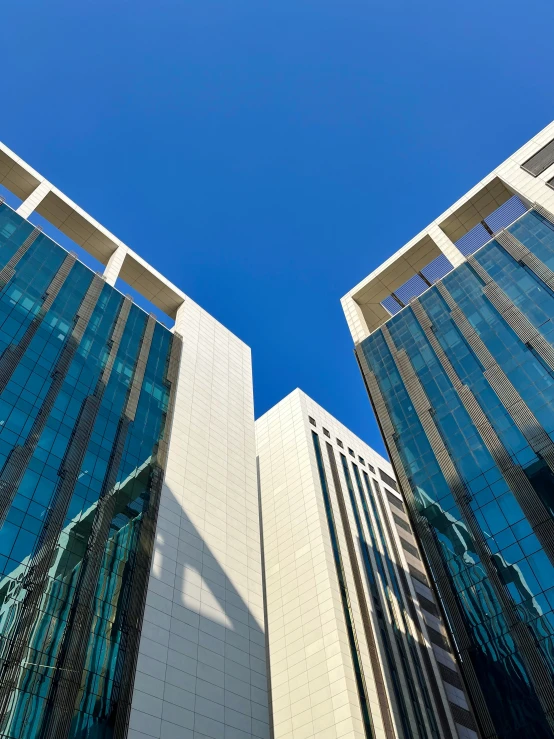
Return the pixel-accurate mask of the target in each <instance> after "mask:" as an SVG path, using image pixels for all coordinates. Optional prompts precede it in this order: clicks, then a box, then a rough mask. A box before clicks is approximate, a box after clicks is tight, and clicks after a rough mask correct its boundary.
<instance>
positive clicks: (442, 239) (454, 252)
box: [428, 223, 466, 267]
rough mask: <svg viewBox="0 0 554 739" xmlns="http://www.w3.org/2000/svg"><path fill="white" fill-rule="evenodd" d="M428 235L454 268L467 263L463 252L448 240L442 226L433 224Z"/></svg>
mask: <svg viewBox="0 0 554 739" xmlns="http://www.w3.org/2000/svg"><path fill="white" fill-rule="evenodd" d="M428 233H429V236H430V237H431V238H432V239H433V241H434V242H435V244H436V245H437V246H438V247H439V249H440V250H441V251H442V253H443V254H444V256H445V257H446V258H447V259H448V260H449V262H450V263H451V264H452V266H453V267H459V266H460V264H463V263H464V262H465V260H466V258H465V257H464V255H463V254H462V252H461V251H460V250H459V249H458V247H457V246H456V244H455V243H454V242H453V241H451V240H450V239H449V238H448V236H447V235H446V234H445V233H444V231H443V230H442V228H440V226H438V225H437V224H436V223H432V224H431V225H430V226H429V229H428Z"/></svg>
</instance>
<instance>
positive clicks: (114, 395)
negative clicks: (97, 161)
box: [0, 145, 269, 739]
mask: <svg viewBox="0 0 554 739" xmlns="http://www.w3.org/2000/svg"><path fill="white" fill-rule="evenodd" d="M0 184H2V185H3V186H4V187H5V188H8V189H9V190H10V191H11V192H12V193H13V194H14V195H15V196H16V197H17V198H19V199H20V200H21V204H20V205H19V207H18V208H17V209H16V210H13V209H12V208H10V207H8V206H7V205H6V204H5V203H4V204H2V205H0V524H1V528H0V566H1V573H0V736H1V737H4V738H6V739H7V738H8V737H9V738H11V739H69V738H70V737H71V739H78V738H79V739H80V738H82V739H84V738H85V737H86V738H87V739H123V737H126V736H129V738H130V739H150V738H152V739H206V738H207V737H211V738H213V739H255V738H259V739H268V737H269V720H268V708H267V676H266V648H265V635H264V612H263V595H262V569H261V551H260V537H259V510H258V493H257V483H256V464H255V438H254V416H253V401H252V377H251V360H250V350H249V348H248V347H247V346H245V345H244V344H243V343H242V342H241V341H240V340H239V339H237V338H236V337H235V336H233V335H232V334H231V333H230V332H229V331H228V330H227V329H225V328H224V327H223V326H221V325H220V324H219V323H218V322H217V321H215V320H214V319H213V318H212V317H210V316H209V315H208V314H207V313H206V312H205V311H203V310H202V309H201V308H199V307H198V306H197V305H196V304H195V303H194V302H193V301H192V300H190V299H189V298H188V297H186V296H185V294H184V293H182V292H181V290H179V288H177V287H175V286H174V285H172V284H171V282H169V280H167V279H166V278H165V277H163V276H162V275H161V274H159V273H158V272H156V270H154V269H153V268H152V267H150V266H149V265H148V264H146V263H145V262H144V260H142V259H141V258H140V257H139V256H138V255H137V254H136V253H135V252H133V251H132V250H131V249H130V248H128V247H127V246H126V245H125V244H124V243H123V242H121V241H120V240H119V239H117V238H116V237H115V236H113V235H112V234H111V233H110V232H109V231H108V230H107V229H105V228H104V227H103V226H101V225H100V224H99V223H97V222H96V221H94V220H93V219H92V218H91V217H90V216H89V215H87V214H86V213H85V212H84V211H83V210H81V209H80V208H79V207H78V206H76V205H75V204H74V203H73V202H72V201H71V200H69V198H67V197H66V196H65V195H64V194H63V193H61V192H60V191H59V190H58V189H56V188H55V187H54V186H52V185H51V184H50V183H49V182H48V181H47V180H45V179H44V178H43V177H42V176H41V175H39V174H38V173H37V172H35V171H34V170H33V169H32V168H31V167H29V166H28V165H27V164H25V163H24V162H23V161H22V160H21V159H20V158H18V157H17V156H16V155H15V154H14V153H13V152H11V151H10V150H9V149H7V148H6V147H5V146H3V145H0ZM35 213H36V214H38V215H39V216H41V217H42V218H43V219H46V221H48V222H49V223H50V224H52V225H53V226H55V227H56V228H57V229H59V231H61V232H62V233H63V234H65V235H66V236H68V237H70V238H71V239H72V240H73V241H74V242H76V243H77V244H78V245H80V246H81V247H83V248H84V249H85V250H86V251H87V252H88V253H89V254H91V255H92V256H93V257H95V258H96V259H97V260H99V262H101V263H102V264H104V265H105V270H104V273H103V274H100V273H94V272H93V271H92V270H91V269H89V268H88V267H86V266H85V265H84V264H82V263H81V262H80V261H79V260H78V259H77V258H76V257H75V255H74V254H71V253H68V252H67V251H65V250H64V249H62V248H61V247H60V246H59V245H58V244H56V243H55V242H54V241H53V240H52V239H51V238H49V237H48V236H46V235H45V234H44V233H42V232H41V230H40V229H39V228H36V227H35V226H34V225H33V223H31V222H30V221H29V220H27V219H28V218H29V217H31V218H32V219H33V218H34V215H33V214H35ZM45 228H46V227H45ZM118 278H121V279H122V280H123V281H125V282H126V283H127V284H129V285H131V286H132V287H133V288H134V289H135V290H136V291H138V292H139V293H141V294H142V295H143V296H144V297H145V298H147V299H148V300H149V301H151V303H153V304H154V305H155V306H156V307H157V308H159V309H160V310H162V311H163V312H165V314H167V316H168V322H169V323H171V319H173V320H174V327H173V328H172V329H169V328H167V327H166V326H165V325H163V324H162V323H160V322H158V321H157V320H156V319H155V317H154V316H153V315H148V314H147V313H145V312H144V311H143V310H141V309H140V308H139V307H138V306H137V305H136V304H134V303H133V301H132V300H131V299H130V298H129V297H125V296H124V295H123V294H122V293H121V292H119V290H118V289H116V287H117V286H116V285H115V283H116V281H117V279H118Z"/></svg>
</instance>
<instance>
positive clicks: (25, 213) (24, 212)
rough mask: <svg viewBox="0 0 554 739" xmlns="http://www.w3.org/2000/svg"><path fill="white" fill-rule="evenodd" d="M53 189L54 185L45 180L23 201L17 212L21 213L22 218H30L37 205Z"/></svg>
mask: <svg viewBox="0 0 554 739" xmlns="http://www.w3.org/2000/svg"><path fill="white" fill-rule="evenodd" d="M51 189H52V185H51V184H50V183H49V182H48V180H43V181H42V182H41V183H40V185H38V187H36V188H35V189H34V190H33V192H32V193H31V194H30V195H29V197H28V198H27V199H26V200H24V201H23V202H22V203H21V205H20V206H19V208H18V209H17V211H16V213H19V215H20V216H21V217H22V218H29V216H30V215H31V213H32V212H33V211H34V210H36V208H37V205H38V204H39V203H41V202H42V201H43V200H44V198H45V197H46V196H47V195H48V193H49V192H50V190H51Z"/></svg>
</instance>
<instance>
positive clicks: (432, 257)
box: [342, 123, 554, 739]
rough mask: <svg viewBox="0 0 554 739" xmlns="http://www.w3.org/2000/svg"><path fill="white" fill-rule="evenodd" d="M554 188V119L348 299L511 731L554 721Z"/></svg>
mask: <svg viewBox="0 0 554 739" xmlns="http://www.w3.org/2000/svg"><path fill="white" fill-rule="evenodd" d="M553 188H554V123H551V124H550V125H549V126H547V127H546V128H545V129H544V130H543V131H542V132H541V133H539V134H538V135H537V136H535V137H534V138H533V139H532V140H531V141H529V142H528V143H527V144H525V146H523V147H522V148H521V149H520V150H519V151H517V152H516V153H515V154H513V155H512V156H511V157H510V158H509V159H508V160H507V161H505V162H504V163H503V164H501V165H500V166H499V167H498V168H497V169H496V170H495V171H494V172H492V173H491V174H490V175H488V176H487V177H486V178H485V179H483V180H482V181H481V182H480V183H479V184H478V185H476V187H474V188H473V189H472V190H471V191H470V192H469V193H467V195H465V196H464V197H463V198H461V199H460V200H459V201H458V202H457V203H455V204H454V205H453V206H452V207H451V208H449V209H448V210H447V211H446V212H445V213H443V214H442V215H441V216H440V217H439V218H437V219H436V220H435V221H434V222H433V223H432V224H431V225H430V226H429V227H428V228H426V229H424V231H422V232H421V233H420V234H418V235H417V236H416V237H415V238H414V239H412V240H411V241H410V242H409V243H408V244H406V245H405V246H404V247H403V248H402V249H400V250H399V251H398V252H397V253H396V254H395V255H393V256H392V257H391V258H390V259H388V260H387V261H386V262H385V263H384V264H383V265H382V266H381V267H379V268H378V269H377V270H375V271H374V272H373V273H372V274H371V275H369V276H368V277H367V278H366V279H365V280H363V281H362V282H361V283H360V284H359V285H357V286H356V287H355V288H354V289H353V290H352V291H351V292H350V293H348V295H346V296H345V297H344V298H343V301H342V303H343V307H344V312H345V315H346V318H347V321H348V324H349V327H350V330H351V333H352V336H353V339H354V341H355V343H356V354H357V357H358V361H359V364H360V368H361V371H362V374H363V376H364V379H365V382H366V385H367V389H368V393H369V396H370V398H371V402H372V405H373V408H374V411H375V413H376V415H377V418H378V420H379V423H380V426H381V431H382V433H383V436H384V439H385V442H386V445H387V447H388V451H389V454H390V456H391V459H392V462H393V465H394V468H395V472H396V476H397V478H398V480H399V482H400V487H401V489H402V493H403V495H404V498H405V501H406V503H407V505H408V508H409V512H410V519H411V522H412V524H413V525H414V528H415V530H416V533H417V535H418V538H419V540H420V542H421V545H422V548H423V551H424V553H425V557H426V560H427V563H428V566H429V569H430V571H431V573H432V577H433V580H434V582H435V585H436V587H437V588H438V591H439V593H440V596H441V600H442V603H443V604H444V607H445V609H446V613H447V615H448V623H449V625H450V626H451V628H452V635H453V640H454V643H455V645H456V648H457V650H458V651H459V653H460V665H461V668H462V673H463V675H464V678H465V682H466V685H467V687H468V690H469V694H470V696H471V699H472V703H473V707H474V709H475V716H476V718H477V720H478V723H479V727H480V731H481V734H482V736H483V737H498V738H499V739H516V738H519V737H533V738H534V739H543V738H546V737H552V736H554V682H553V678H554V613H553V606H554V568H553V564H554V543H553V542H554V520H553V512H554V484H553V483H554V475H553V472H554V445H553V438H554V437H553V434H554V347H553V338H554V330H553V329H554V326H553V319H554V292H553V291H554V215H553V213H554V189H553ZM380 247H382V245H380Z"/></svg>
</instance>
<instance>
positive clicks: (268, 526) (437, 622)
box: [256, 390, 478, 739]
mask: <svg viewBox="0 0 554 739" xmlns="http://www.w3.org/2000/svg"><path fill="white" fill-rule="evenodd" d="M256 445H257V454H258V470H259V484H260V498H261V511H262V538H263V552H264V562H265V566H264V571H265V596H266V609H267V617H266V619H267V627H268V630H267V634H268V645H269V658H270V659H269V661H270V679H271V703H272V712H273V723H274V736H275V739H289V738H290V739H308V738H312V737H313V738H314V739H316V738H317V739H339V738H345V739H346V737H348V739H354V738H355V737H359V738H360V739H362V738H365V739H367V738H368V737H372V738H375V739H380V738H382V737H385V738H386V739H395V738H398V739H438V738H439V737H440V738H443V739H450V738H452V739H454V738H456V737H459V738H460V739H475V738H476V737H477V736H478V735H477V733H476V731H475V720H474V718H473V715H472V713H471V709H470V708H469V705H468V702H467V699H466V695H465V692H464V687H463V681H462V679H461V676H460V673H459V671H458V668H457V663H456V659H455V656H454V652H453V650H452V647H451V645H450V642H449V639H448V636H447V631H446V629H445V627H444V624H443V622H442V619H441V613H440V608H439V605H438V604H437V602H436V600H435V597H434V595H433V592H432V590H431V587H430V583H429V580H428V575H427V573H426V570H425V567H424V565H423V562H422V560H421V556H420V553H419V550H418V545H417V542H416V540H415V538H414V536H413V533H412V530H411V527H410V523H409V520H408V517H407V515H406V512H405V508H404V504H403V502H402V500H401V496H400V494H399V493H398V492H397V483H396V480H395V477H394V473H393V470H392V467H391V465H390V464H389V462H387V461H386V460H385V459H383V457H381V456H380V455H379V454H377V453H376V452H375V451H374V450H373V449H371V448H370V447H368V446H367V445H366V444H364V443H363V442H362V441H361V440H360V439H359V438H358V437H357V436H355V435H354V434H353V433H352V432H350V431H349V430H348V429H347V428H345V427H344V426H343V425H342V424H340V423H339V422H338V421H337V420H336V419H335V418H333V417H332V416H331V415H330V414H329V413H327V412H326V411H325V410H324V409H323V408H321V407H320V406H318V405H317V404H316V403H315V402H314V401H313V400H311V399H310V398H309V397H308V396H306V395H305V394H304V393H302V392H301V391H300V390H295V391H294V392H293V393H291V394H290V395H289V396H287V397H286V398H284V400H282V401H281V402H280V403H278V404H277V405H276V406H274V407H273V408H272V409H271V410H270V411H268V412H267V413H266V414H265V415H263V416H262V417H261V418H259V419H258V420H257V421H256Z"/></svg>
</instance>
